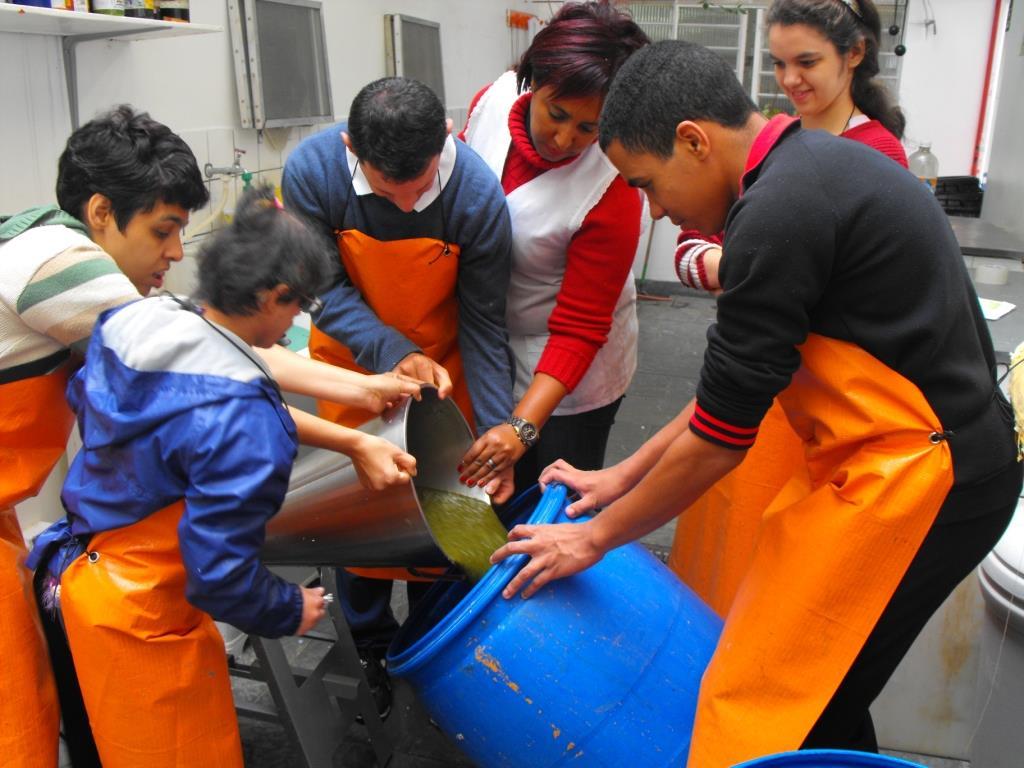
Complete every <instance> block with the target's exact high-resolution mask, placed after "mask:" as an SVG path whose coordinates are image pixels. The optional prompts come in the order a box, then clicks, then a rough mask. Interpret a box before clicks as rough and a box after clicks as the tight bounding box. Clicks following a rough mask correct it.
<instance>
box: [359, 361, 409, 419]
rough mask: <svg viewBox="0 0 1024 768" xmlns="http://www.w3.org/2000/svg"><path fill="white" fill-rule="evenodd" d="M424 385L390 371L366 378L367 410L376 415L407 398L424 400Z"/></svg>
mask: <svg viewBox="0 0 1024 768" xmlns="http://www.w3.org/2000/svg"><path fill="white" fill-rule="evenodd" d="M422 386H423V383H422V382H420V381H417V380H416V379H413V378H412V377H410V376H406V375H405V374H402V373H396V372H394V371H388V372H387V373H378V374H373V375H370V376H367V377H366V383H365V389H366V398H367V402H366V408H367V410H370V411H373V412H374V413H380V412H381V411H383V410H385V409H387V408H390V407H391V406H393V405H396V404H398V403H400V402H402V401H403V400H405V398H407V397H412V398H413V399H415V400H420V399H422V397H423V395H422V394H420V388H421V387H422Z"/></svg>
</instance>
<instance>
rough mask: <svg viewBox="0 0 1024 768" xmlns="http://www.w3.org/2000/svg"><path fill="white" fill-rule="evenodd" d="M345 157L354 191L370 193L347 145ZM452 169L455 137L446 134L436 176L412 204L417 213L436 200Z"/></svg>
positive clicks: (355, 158)
mask: <svg viewBox="0 0 1024 768" xmlns="http://www.w3.org/2000/svg"><path fill="white" fill-rule="evenodd" d="M345 157H346V159H347V160H348V172H349V174H350V175H351V176H352V188H353V189H354V190H355V193H356V194H357V195H359V196H360V197H362V196H363V195H372V194H373V190H372V189H370V182H369V181H367V180H366V174H364V173H363V168H362V166H359V167H358V168H357V167H356V164H357V163H358V162H359V158H358V157H356V155H355V153H353V152H352V150H351V149H349V148H348V147H346V148H345ZM453 170H455V139H454V138H453V137H452V135H451V134H448V138H446V139H445V140H444V147H442V148H441V160H440V162H439V163H438V166H437V174H438V178H437V179H436V180H435V182H434V184H432V185H431V186H430V189H428V190H427V191H426V192H424V193H423V194H422V195H420V196H419V199H418V200H417V201H416V205H414V206H413V210H414V211H416V212H417V213H419V212H420V211H422V210H424V209H426V208H427V206H429V205H430V204H431V203H432V202H434V201H435V200H437V196H438V195H440V194H441V190H442V189H444V185H445V184H447V183H448V179H450V178H451V176H452V171H453Z"/></svg>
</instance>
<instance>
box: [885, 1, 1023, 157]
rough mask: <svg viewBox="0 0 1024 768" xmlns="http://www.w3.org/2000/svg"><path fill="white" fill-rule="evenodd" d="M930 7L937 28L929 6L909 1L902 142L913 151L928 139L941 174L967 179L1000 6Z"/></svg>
mask: <svg viewBox="0 0 1024 768" xmlns="http://www.w3.org/2000/svg"><path fill="white" fill-rule="evenodd" d="M1004 4H1005V2H1004ZM929 5H930V6H931V8H932V9H934V15H933V16H932V18H934V20H935V26H934V27H933V28H926V27H925V25H924V22H925V4H924V3H923V2H920V0H917V1H915V0H911V2H910V9H909V13H908V16H907V29H906V33H905V37H904V45H906V46H907V54H906V56H904V57H903V71H902V73H901V77H900V93H899V103H900V106H901V107H902V108H903V111H904V113H905V114H906V115H907V130H906V136H905V139H904V143H905V144H906V145H907V147H908V153H909V152H911V151H913V150H914V149H916V148H917V145H918V144H919V143H921V142H925V141H930V142H931V144H932V154H934V155H935V156H936V157H938V159H939V175H940V176H966V175H969V174H970V172H971V162H972V160H973V155H974V143H975V136H976V133H977V130H978V113H979V109H980V106H981V91H982V87H983V84H984V76H985V64H986V60H987V57H988V46H989V36H990V34H991V30H992V15H993V13H994V12H995V5H996V2H995V0H931V2H930V4H929ZM883 26H886V27H887V26H888V24H884V25H883ZM933 30H934V31H933ZM884 33H885V32H884V30H883V34H884Z"/></svg>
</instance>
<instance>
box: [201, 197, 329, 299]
mask: <svg viewBox="0 0 1024 768" xmlns="http://www.w3.org/2000/svg"><path fill="white" fill-rule="evenodd" d="M198 261H199V285H198V288H197V290H196V294H195V295H196V298H197V299H199V300H201V301H204V302H206V303H208V304H210V305H211V306H213V307H215V308H216V309H218V310H220V311H221V312H223V313H224V314H226V315H252V314H255V313H256V312H257V311H258V310H259V306H260V305H259V294H260V292H261V291H265V290H268V289H270V288H273V287H274V286H276V285H278V284H280V283H283V284H285V285H287V286H288V288H289V289H290V290H291V293H292V297H295V298H313V297H315V296H316V295H317V294H318V293H320V292H321V291H322V290H324V289H326V288H327V287H328V284H329V282H330V278H331V273H332V269H333V265H334V257H333V251H332V250H331V246H330V243H329V242H328V241H327V239H326V237H324V236H323V235H322V234H320V233H319V232H318V231H317V230H315V229H314V228H313V227H312V226H310V225H309V224H308V223H307V222H306V221H305V220H304V219H303V218H301V217H299V216H297V215H295V214H294V213H292V212H290V211H286V210H284V209H283V208H281V207H279V204H278V202H277V200H276V199H275V197H274V190H273V189H271V188H270V187H269V186H265V185H263V186H258V187H253V188H252V189H250V190H248V191H247V192H246V193H245V194H244V195H243V196H242V198H241V200H240V201H239V203H238V205H237V206H236V208H235V215H234V218H232V220H231V224H230V226H228V227H227V228H226V229H221V230H218V231H217V232H216V233H215V234H214V235H212V236H211V237H208V238H207V239H206V240H205V241H204V242H203V244H202V246H200V249H199V253H198ZM292 297H288V299H287V300H290V299H291V298H292Z"/></svg>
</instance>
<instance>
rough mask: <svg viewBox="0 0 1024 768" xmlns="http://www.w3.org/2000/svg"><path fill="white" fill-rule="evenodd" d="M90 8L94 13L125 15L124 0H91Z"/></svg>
mask: <svg viewBox="0 0 1024 768" xmlns="http://www.w3.org/2000/svg"><path fill="white" fill-rule="evenodd" d="M89 5H90V9H89V10H91V11H92V12H93V13H102V14H104V15H105V16H124V0H90V2H89Z"/></svg>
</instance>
